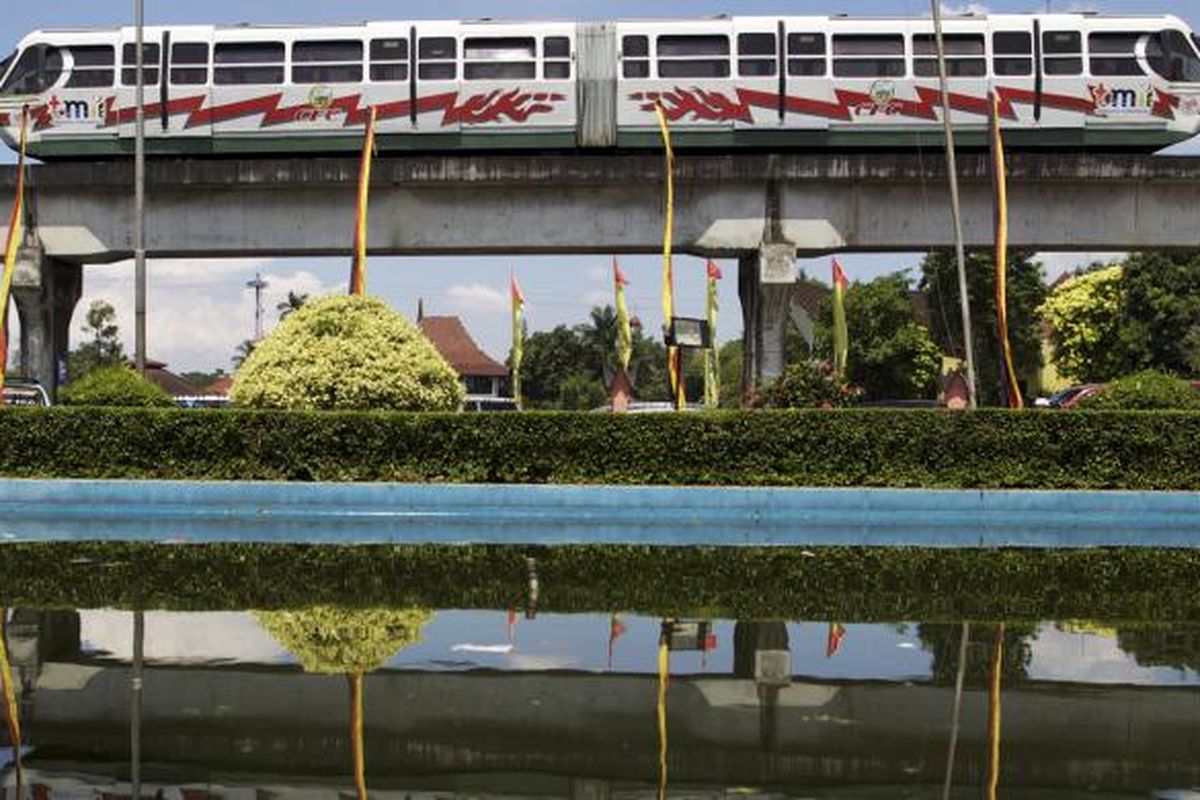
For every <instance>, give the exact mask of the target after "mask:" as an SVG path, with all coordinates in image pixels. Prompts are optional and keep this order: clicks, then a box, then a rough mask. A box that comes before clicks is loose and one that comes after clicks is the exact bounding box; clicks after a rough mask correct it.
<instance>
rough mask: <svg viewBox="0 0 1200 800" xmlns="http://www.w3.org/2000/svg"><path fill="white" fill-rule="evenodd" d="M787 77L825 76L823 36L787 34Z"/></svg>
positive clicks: (820, 34)
mask: <svg viewBox="0 0 1200 800" xmlns="http://www.w3.org/2000/svg"><path fill="white" fill-rule="evenodd" d="M787 49H788V75H795V76H800V77H807V78H812V77H821V76H823V75H824V74H825V68H826V67H825V34H823V33H789V34H788V37H787Z"/></svg>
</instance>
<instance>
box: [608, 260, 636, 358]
mask: <svg viewBox="0 0 1200 800" xmlns="http://www.w3.org/2000/svg"><path fill="white" fill-rule="evenodd" d="M612 266H613V289H614V291H615V293H616V302H617V361H618V362H619V363H620V364H621V369H622V370H624V371H626V372H628V371H629V359H630V357H632V355H633V331H632V330H631V329H630V326H629V304H628V302H626V300H625V287H626V286H628V285H629V278H627V277H625V273H624V272H622V271H621V266H620V265H619V264H618V263H617V258H616V256H613V264H612Z"/></svg>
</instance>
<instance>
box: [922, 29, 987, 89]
mask: <svg viewBox="0 0 1200 800" xmlns="http://www.w3.org/2000/svg"><path fill="white" fill-rule="evenodd" d="M942 44H943V46H944V50H945V53H946V75H947V76H948V77H951V78H979V77H982V76H984V75H986V74H987V59H985V58H984V46H983V35H982V34H976V33H948V34H945V35H944V36H942ZM913 55H914V56H924V57H923V58H915V59H914V60H913V74H915V75H916V76H917V77H920V78H935V77H937V74H938V68H937V58H936V56H937V40H936V38H935V37H934V35H933V34H930V33H919V34H916V35H915V36H913ZM930 56H934V57H933V58H930Z"/></svg>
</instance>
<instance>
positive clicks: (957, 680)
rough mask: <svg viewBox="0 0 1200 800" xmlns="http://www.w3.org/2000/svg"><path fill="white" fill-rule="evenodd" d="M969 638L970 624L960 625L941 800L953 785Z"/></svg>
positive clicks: (947, 798) (944, 798)
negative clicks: (948, 742)
mask: <svg viewBox="0 0 1200 800" xmlns="http://www.w3.org/2000/svg"><path fill="white" fill-rule="evenodd" d="M970 638H971V623H969V622H964V623H963V624H962V639H961V641H959V643H958V674H957V675H955V676H954V710H953V711H952V712H951V715H950V745H949V747H948V748H947V749H946V779H945V781H944V782H943V784H942V800H950V787H951V785H952V784H953V783H954V751H955V750H957V749H958V722H959V717H960V716H962V695H963V677H964V675H965V673H966V671H967V641H968V640H969V639H970Z"/></svg>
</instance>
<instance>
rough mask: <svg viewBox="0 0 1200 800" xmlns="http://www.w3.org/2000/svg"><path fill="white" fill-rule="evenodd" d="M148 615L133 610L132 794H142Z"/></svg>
mask: <svg viewBox="0 0 1200 800" xmlns="http://www.w3.org/2000/svg"><path fill="white" fill-rule="evenodd" d="M145 642H146V615H145V612H143V611H135V612H133V675H132V678H131V679H130V682H129V689H130V695H129V703H130V706H129V774H130V783H131V784H133V792H132V796H133V798H134V799H135V800H140V798H141V796H142V662H143V660H144V657H145Z"/></svg>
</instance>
